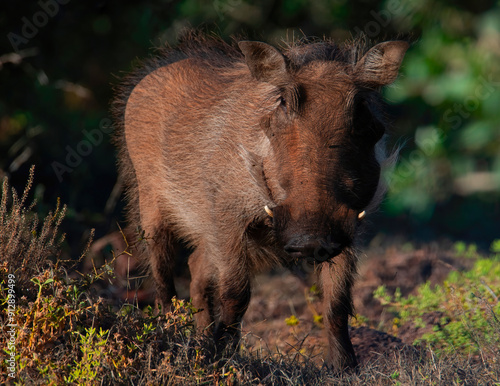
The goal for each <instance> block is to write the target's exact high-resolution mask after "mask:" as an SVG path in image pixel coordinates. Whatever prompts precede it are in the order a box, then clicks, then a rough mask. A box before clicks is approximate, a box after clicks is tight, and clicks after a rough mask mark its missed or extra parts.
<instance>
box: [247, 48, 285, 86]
mask: <svg viewBox="0 0 500 386" xmlns="http://www.w3.org/2000/svg"><path fill="white" fill-rule="evenodd" d="M238 46H239V47H240V50H241V52H243V55H245V60H246V63H247V66H248V68H249V69H250V73H251V74H252V76H253V77H254V78H255V79H257V80H260V81H262V82H268V83H271V84H273V85H275V86H278V87H280V86H283V85H285V84H286V83H287V82H288V81H289V79H290V77H289V75H288V72H287V69H286V62H285V57H284V56H283V55H282V54H281V52H279V51H278V50H277V49H276V48H274V47H273V46H270V45H269V44H266V43H262V42H251V41H241V42H239V43H238Z"/></svg>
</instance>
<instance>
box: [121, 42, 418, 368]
mask: <svg viewBox="0 0 500 386" xmlns="http://www.w3.org/2000/svg"><path fill="white" fill-rule="evenodd" d="M407 48H408V44H407V43H406V42H403V41H388V42H384V43H380V44H377V45H375V46H374V47H372V48H370V49H365V48H363V45H362V44H358V43H350V44H346V45H345V46H343V47H339V46H338V45H336V44H335V43H334V42H332V41H314V42H302V43H294V44H291V45H290V46H289V47H288V48H286V49H284V50H283V51H280V50H278V49H276V48H274V47H272V46H270V45H268V44H266V43H262V42H257V41H240V42H238V43H237V47H236V46H231V45H229V44H226V43H224V42H222V41H220V40H219V39H217V38H207V37H200V36H199V35H196V34H190V35H188V36H187V37H186V38H185V39H184V40H183V41H181V43H180V44H179V47H178V48H176V49H164V50H163V51H162V52H161V53H160V54H159V56H157V57H156V58H154V59H151V60H149V61H148V62H146V63H145V64H143V65H142V66H141V67H140V68H139V69H138V70H136V72H135V73H133V74H131V75H130V76H128V77H127V78H126V79H125V81H124V83H123V85H122V87H121V88H120V89H119V95H118V96H117V98H116V100H115V103H114V110H115V113H116V117H117V126H118V129H117V138H118V142H119V149H120V154H119V161H120V170H121V175H122V176H123V179H124V181H125V184H126V187H127V197H128V200H129V211H130V222H131V223H132V224H136V225H139V224H140V226H141V227H142V229H143V231H144V232H145V234H146V236H150V240H149V241H148V243H147V248H146V249H147V251H146V254H147V258H146V260H147V262H148V264H149V267H150V270H151V274H152V276H153V278H154V280H155V283H156V288H157V299H158V302H159V303H160V305H161V306H162V309H163V310H165V309H168V307H169V306H170V304H171V298H172V297H173V296H175V295H176V290H175V286H174V277H173V276H174V263H175V260H176V258H175V248H174V245H175V243H176V242H178V241H182V242H184V243H187V244H188V245H189V246H190V247H191V248H192V249H193V253H192V254H191V256H190V257H189V268H190V272H191V286H190V294H191V297H192V299H193V304H194V306H195V307H197V308H198V309H200V310H201V312H199V313H197V314H196V323H197V326H198V328H199V329H201V330H205V331H209V333H210V334H212V335H213V339H214V340H215V342H216V345H215V347H216V349H217V352H220V350H222V349H224V348H230V347H231V345H233V347H234V345H235V342H237V341H238V339H239V336H240V323H241V319H242V317H243V315H244V313H245V311H246V309H247V307H248V303H249V300H250V293H251V280H252V278H253V276H254V275H255V274H256V273H257V272H259V271H262V270H263V269H266V268H269V267H273V266H276V265H279V264H285V265H287V264H290V262H292V261H305V260H309V261H311V262H313V263H314V264H315V265H316V267H317V272H318V276H319V279H320V281H321V288H322V293H323V302H324V309H323V316H324V321H325V328H326V331H327V335H328V339H329V355H328V358H327V363H328V364H329V365H330V366H332V367H333V368H335V369H337V370H341V369H343V368H346V367H353V366H355V365H356V356H355V354H354V350H353V347H352V344H351V341H350V338H349V331H348V318H349V315H352V314H353V305H352V299H351V289H352V286H353V282H354V277H355V274H356V264H357V257H356V251H355V248H356V245H355V244H356V236H357V234H359V229H360V226H361V225H362V223H363V221H364V219H365V217H366V216H367V215H368V214H369V213H370V212H372V211H373V210H374V209H375V208H376V207H377V206H378V204H379V201H380V198H381V196H382V194H383V190H384V189H383V184H382V183H381V181H380V174H381V166H383V164H384V162H386V161H387V159H388V158H390V157H387V156H386V153H385V149H384V147H385V146H384V140H383V138H384V134H385V126H386V123H385V117H384V104H383V102H382V99H381V96H380V94H379V90H380V88H381V87H382V86H384V85H387V84H390V83H391V82H393V81H394V80H395V79H396V77H397V74H398V71H399V67H400V65H401V61H402V60H403V56H404V54H405V51H406V49H407ZM228 344H229V345H228Z"/></svg>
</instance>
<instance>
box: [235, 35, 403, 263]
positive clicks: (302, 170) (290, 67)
mask: <svg viewBox="0 0 500 386" xmlns="http://www.w3.org/2000/svg"><path fill="white" fill-rule="evenodd" d="M239 46H240V48H241V50H242V52H243V53H244V55H245V59H246V63H247V65H248V67H249V69H250V72H251V73H252V75H253V77H254V78H256V79H257V80H259V81H262V82H266V83H269V84H271V85H273V86H275V93H276V94H275V98H274V97H273V103H274V106H273V109H272V112H271V113H270V114H269V115H268V116H266V117H264V118H263V119H262V122H261V126H262V129H263V130H264V131H265V133H266V136H267V138H268V139H269V142H270V149H271V151H270V152H269V154H268V155H267V156H266V158H265V160H264V176H265V181H266V184H267V186H268V189H269V194H270V196H271V197H270V199H271V202H272V204H270V205H268V206H267V207H266V208H265V210H266V211H267V212H268V214H269V215H270V216H272V222H273V228H274V230H275V232H276V236H277V238H278V240H279V241H280V242H281V243H282V244H283V247H284V249H285V251H286V252H287V253H288V254H289V255H291V256H292V257H294V258H308V259H310V258H312V259H314V260H315V261H325V260H328V259H331V258H333V257H334V256H336V255H338V254H339V253H341V252H342V251H343V250H344V249H345V248H347V247H349V246H351V245H352V243H353V240H354V236H355V235H356V233H357V229H358V226H359V223H360V222H361V221H362V220H363V218H364V217H365V215H366V213H367V212H369V211H370V209H372V208H373V207H374V206H376V204H375V201H378V200H377V196H379V194H378V193H380V190H381V184H380V171H381V163H382V162H383V160H384V159H385V158H386V157H385V151H384V149H383V148H384V146H383V140H382V138H383V136H384V133H385V122H384V113H383V103H382V101H381V97H380V94H379V90H380V88H381V87H382V86H384V85H387V84H389V83H391V82H393V81H394V80H395V79H396V77H397V74H398V71H399V67H400V64H401V61H402V59H403V56H404V53H405V51H406V49H407V48H408V44H407V43H406V42H402V41H390V42H385V43H381V44H378V45H376V46H375V47H373V48H371V49H370V50H369V51H368V52H366V53H365V54H364V55H363V56H361V57H359V58H356V57H353V56H356V51H354V50H346V51H341V50H340V49H338V48H336V46H334V45H333V44H328V43H318V44H307V45H304V46H297V47H293V48H291V49H290V50H289V51H288V52H287V53H286V54H285V55H283V54H281V53H280V52H279V51H278V50H276V49H275V48H273V47H271V46H269V45H267V44H264V43H260V42H246V41H244V42H240V43H239ZM377 191H379V192H377ZM263 210H264V209H263Z"/></svg>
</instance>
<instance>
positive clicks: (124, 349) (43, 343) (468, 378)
mask: <svg viewBox="0 0 500 386" xmlns="http://www.w3.org/2000/svg"><path fill="white" fill-rule="evenodd" d="M32 183H33V171H31V172H30V177H29V179H28V183H27V186H26V189H25V191H24V193H23V195H22V196H21V198H19V197H18V196H17V194H16V193H15V192H14V191H12V192H11V191H10V189H9V186H8V183H7V182H6V181H5V182H4V184H3V190H2V200H1V207H0V227H1V228H0V241H1V243H0V253H1V264H0V301H1V302H2V304H5V303H6V299H7V279H6V278H7V276H8V274H12V273H14V274H15V276H16V287H15V288H16V291H17V292H18V293H19V296H18V297H17V298H16V322H17V325H18V326H19V327H18V328H17V337H16V338H17V339H16V355H17V371H16V376H17V379H16V380H15V381H16V383H19V384H54V385H55V384H89V385H90V384H131V385H160V384H169V385H191V384H193V385H194V384H196V385H198V384H207V385H208V384H210V385H211V384H214V385H218V384H224V385H226V384H227V385H236V384H255V385H304V384H307V385H325V384H331V385H345V384H347V385H366V384H370V385H415V384H422V385H436V384H446V385H448V384H449V385H454V384H457V385H494V384H497V385H498V384H499V379H500V366H499V363H498V361H497V360H496V361H493V360H489V361H483V360H477V358H473V357H467V356H460V355H457V354H454V355H447V354H440V353H437V352H435V351H433V350H432V349H430V348H423V349H422V350H421V352H420V355H414V354H409V353H408V351H402V352H393V353H391V355H390V356H389V357H385V356H380V357H379V358H378V359H377V360H375V361H372V362H370V363H368V364H363V365H361V366H360V367H359V368H358V369H356V370H355V371H351V372H346V373H343V374H333V373H332V372H330V371H329V370H328V369H327V368H324V367H323V368H321V367H318V366H317V365H316V364H315V363H314V362H313V360H312V358H308V357H307V356H305V355H303V354H301V353H300V352H297V353H295V354H288V355H284V354H281V353H276V352H272V351H271V350H268V349H266V348H260V349H254V348H252V347H249V346H247V345H246V343H245V342H246V339H245V338H243V340H242V342H241V350H239V352H238V353H233V354H231V355H229V354H228V355H226V356H224V357H223V358H222V359H220V360H218V361H214V360H213V359H211V358H212V356H211V350H210V347H211V345H210V342H209V341H208V340H207V339H206V338H205V337H203V336H199V335H197V334H196V332H195V330H194V327H193V313H195V312H196V310H195V309H194V308H193V307H192V306H191V305H190V304H189V302H185V301H181V300H179V301H176V302H175V308H174V310H173V311H172V312H170V313H168V314H167V315H163V316H158V315H154V313H153V311H152V309H151V308H146V309H145V310H141V309H139V308H137V307H135V306H133V305H130V304H125V305H122V306H121V307H120V308H118V309H117V308H116V307H115V306H114V305H113V304H112V303H111V302H108V301H106V300H104V299H102V298H100V297H98V296H97V294H96V293H95V292H94V291H93V287H92V285H93V284H94V283H95V282H97V281H99V280H103V279H104V278H107V277H109V274H110V273H111V274H112V272H113V268H112V266H111V265H110V264H105V265H104V266H102V267H100V268H95V269H94V271H93V272H92V273H91V274H86V275H79V276H77V277H76V278H75V277H70V276H69V275H68V274H67V265H65V264H64V263H62V262H60V261H57V260H56V259H57V257H58V255H59V246H60V243H61V242H62V240H63V236H62V237H61V236H59V235H58V228H59V225H60V223H61V221H62V219H63V217H64V213H65V210H66V208H65V207H63V208H62V209H60V208H59V205H58V206H57V207H56V209H55V210H54V211H53V212H51V213H50V214H49V215H48V216H47V217H46V218H45V220H44V221H43V223H42V224H41V225H40V224H39V221H38V219H37V217H36V215H34V214H33V213H32V212H31V209H32V208H33V205H34V204H31V205H28V206H27V207H26V206H25V205H26V202H27V197H28V192H29V189H30V187H31V185H32ZM10 192H11V193H10ZM38 228H40V229H38ZM124 253H128V251H124ZM0 320H1V322H2V325H3V326H6V325H7V317H6V314H5V313H4V312H2V314H1V317H0ZM4 328H5V327H4ZM4 336H5V332H4V333H2V337H4ZM484 352H498V347H496V348H495V350H484ZM9 381H12V380H11V379H10V378H8V376H7V373H6V372H4V371H3V368H2V371H1V372H0V383H1V384H5V383H7V382H9Z"/></svg>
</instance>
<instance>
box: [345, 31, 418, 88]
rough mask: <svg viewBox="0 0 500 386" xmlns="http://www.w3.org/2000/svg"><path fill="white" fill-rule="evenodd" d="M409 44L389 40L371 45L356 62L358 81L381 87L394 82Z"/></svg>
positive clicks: (355, 70)
mask: <svg viewBox="0 0 500 386" xmlns="http://www.w3.org/2000/svg"><path fill="white" fill-rule="evenodd" d="M408 47H409V44H408V43H407V42H403V41H390V42H385V43H380V44H377V45H376V46H375V47H372V48H371V49H370V50H369V51H368V52H367V53H366V54H365V55H364V56H363V57H362V58H361V59H360V60H359V61H358V63H357V64H356V67H355V68H354V74H355V76H356V79H357V81H358V82H360V83H363V84H365V85H367V86H370V87H382V86H385V85H388V84H390V83H392V82H394V81H395V80H396V78H397V76H398V72H399V67H400V66H401V62H402V61H403V58H404V56H405V52H406V50H407V49H408Z"/></svg>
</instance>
